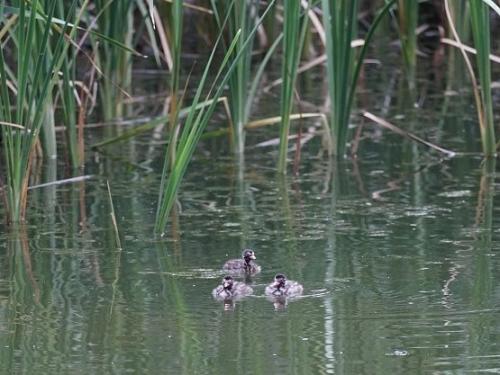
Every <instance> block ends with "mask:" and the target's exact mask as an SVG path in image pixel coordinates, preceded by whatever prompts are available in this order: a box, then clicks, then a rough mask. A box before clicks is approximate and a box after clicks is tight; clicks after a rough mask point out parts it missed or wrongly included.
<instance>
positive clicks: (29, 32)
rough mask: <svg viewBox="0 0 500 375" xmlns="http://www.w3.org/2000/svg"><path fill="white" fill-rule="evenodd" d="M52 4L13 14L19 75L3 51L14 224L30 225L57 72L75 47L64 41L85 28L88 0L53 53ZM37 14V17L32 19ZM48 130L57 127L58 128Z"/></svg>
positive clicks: (24, 6)
mask: <svg viewBox="0 0 500 375" xmlns="http://www.w3.org/2000/svg"><path fill="white" fill-rule="evenodd" d="M77 3H78V2H77V1H76V0H74V1H72V3H71V6H70V7H69V10H68V15H72V14H73V10H74V9H75V7H76V5H77ZM48 4H49V6H48V7H44V6H42V4H41V3H40V2H39V1H38V0H35V1H34V2H33V3H32V4H30V3H27V2H25V1H20V2H19V4H18V5H19V7H18V8H14V10H15V11H16V13H14V12H12V13H10V19H9V21H12V23H9V26H10V31H11V32H12V33H13V34H14V33H15V36H16V38H15V40H16V43H17V45H16V48H15V49H14V51H15V52H16V54H15V55H14V56H11V57H12V58H14V59H15V66H17V70H16V71H15V72H14V71H12V70H10V68H9V65H8V64H7V62H6V58H5V55H4V48H0V50H1V51H0V85H1V94H0V111H1V112H0V113H1V121H2V122H3V123H7V124H10V125H3V126H1V129H2V139H3V160H4V161H5V176H6V178H5V182H3V183H4V184H5V185H4V187H3V189H5V190H6V192H5V193H4V194H5V197H6V198H5V201H6V205H7V213H8V218H9V220H10V221H12V222H19V221H23V220H24V219H25V214H26V202H27V195H28V179H29V176H30V168H31V164H32V162H33V159H34V158H35V157H36V147H37V143H38V142H39V134H40V131H41V128H42V127H43V126H44V124H46V123H47V117H50V116H51V115H53V112H52V113H51V112H50V108H48V107H52V106H51V105H50V101H51V100H52V90H53V88H54V86H55V84H56V81H57V79H58V77H57V74H56V73H55V72H58V71H59V70H60V69H61V67H62V65H63V63H64V58H65V56H66V53H67V51H68V48H69V45H70V44H69V43H68V42H66V41H65V38H66V37H69V38H70V39H72V38H73V36H74V34H75V32H76V26H75V25H78V24H79V23H80V20H81V18H82V15H83V13H84V11H85V9H86V7H87V5H88V0H86V1H84V2H83V3H82V4H81V6H80V9H79V11H78V13H76V15H75V17H74V18H72V19H69V18H66V21H64V22H63V26H62V27H58V28H57V29H56V30H57V31H58V33H57V36H56V42H55V44H53V46H54V47H53V49H52V48H51V46H52V44H51V32H52V26H53V21H54V15H55V10H56V6H57V5H58V2H55V1H54V2H51V3H50V2H49V3H48ZM11 11H12V9H11ZM0 13H1V14H2V19H4V17H5V15H4V9H0ZM34 14H36V15H37V17H33V15H34ZM70 21H71V24H70ZM2 24H4V22H2ZM66 33H67V35H66ZM47 103H49V106H48V105H47ZM47 126H52V127H53V123H52V124H50V123H49V124H48V125H47ZM2 180H3V179H2Z"/></svg>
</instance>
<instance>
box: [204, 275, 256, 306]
mask: <svg viewBox="0 0 500 375" xmlns="http://www.w3.org/2000/svg"><path fill="white" fill-rule="evenodd" d="M252 293H253V289H252V288H251V287H250V286H248V285H246V284H245V283H242V282H239V281H234V280H233V278H232V277H231V276H224V278H223V279H222V283H221V284H220V285H219V286H218V287H217V288H215V289H214V290H212V296H213V297H214V298H215V299H216V300H218V301H227V300H236V299H240V298H243V297H245V296H248V295H250V294H252Z"/></svg>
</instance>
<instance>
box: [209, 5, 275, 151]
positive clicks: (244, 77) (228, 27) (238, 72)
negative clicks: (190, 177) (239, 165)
mask: <svg viewBox="0 0 500 375" xmlns="http://www.w3.org/2000/svg"><path fill="white" fill-rule="evenodd" d="M259 3H260V2H259V1H256V0H251V1H236V2H235V3H234V6H230V4H231V3H230V2H226V1H215V0H211V4H212V9H213V11H214V18H215V21H216V23H217V26H218V29H219V32H223V33H224V34H225V35H226V38H227V39H229V40H232V39H233V38H234V36H235V35H236V33H238V32H240V33H241V36H240V38H239V41H238V43H237V44H236V48H235V51H234V54H239V53H240V52H242V53H241V57H240V58H239V59H238V62H237V64H236V66H235V69H234V71H233V72H232V73H231V76H230V77H229V81H228V88H229V95H228V98H229V110H230V113H231V123H232V132H231V135H232V145H233V149H234V152H235V153H236V154H239V155H241V154H242V153H243V151H244V148H245V125H246V124H247V123H248V121H249V118H250V114H251V109H252V103H253V100H254V96H255V92H256V86H257V84H258V82H259V80H260V78H261V75H262V73H263V69H264V67H265V66H266V65H267V63H268V61H269V58H270V54H269V53H268V54H266V55H265V57H264V58H263V60H262V62H261V63H260V66H259V67H258V69H257V70H256V72H254V71H253V65H254V64H252V58H253V54H254V52H255V50H254V49H253V45H254V36H255V33H254V32H253V29H254V28H255V27H256V26H258V25H260V24H261V23H262V22H263V21H264V19H263V18H261V19H259ZM274 4H275V2H271V4H268V5H267V7H266V8H265V9H264V12H265V13H266V14H267V13H272V11H274V9H275V5H274ZM228 11H229V19H228V22H227V23H226V24H225V25H223V24H222V18H223V15H224V14H227V13H228ZM266 19H269V17H266ZM226 38H224V39H223V41H222V45H223V46H224V49H225V50H226V51H227V45H228V43H227V42H226ZM278 39H281V37H280V36H278V37H277V38H276V40H275V42H274V43H273V44H272V45H271V46H270V48H269V51H268V52H271V51H272V52H271V54H272V53H273V52H274V51H275V49H276V47H277V45H278V43H279V41H278V42H277V40H278ZM252 77H253V78H252Z"/></svg>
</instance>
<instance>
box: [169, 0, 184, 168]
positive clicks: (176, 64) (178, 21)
mask: <svg viewBox="0 0 500 375" xmlns="http://www.w3.org/2000/svg"><path fill="white" fill-rule="evenodd" d="M183 15H184V14H183V9H182V0H174V1H173V2H172V5H171V11H170V22H169V25H170V28H169V36H170V40H171V43H170V44H171V46H172V47H171V53H172V71H171V79H170V108H169V112H170V113H169V131H170V132H171V133H173V134H172V147H171V148H170V153H171V154H170V155H169V157H170V163H171V165H170V166H169V167H172V166H173V163H174V162H175V153H176V150H175V145H176V144H177V131H176V125H177V122H178V119H179V111H180V108H181V105H182V98H181V97H179V95H178V94H179V84H180V75H181V53H182V30H183Z"/></svg>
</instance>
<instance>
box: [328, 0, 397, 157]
mask: <svg viewBox="0 0 500 375" xmlns="http://www.w3.org/2000/svg"><path fill="white" fill-rule="evenodd" d="M395 2H396V0H390V1H387V2H386V4H385V5H384V7H383V8H382V9H381V10H380V11H379V13H378V14H377V16H376V17H375V19H374V20H373V23H372V24H371V26H370V28H369V30H368V32H367V34H366V37H365V41H364V44H363V46H362V47H361V50H360V52H359V54H358V56H357V58H356V57H355V55H354V53H353V50H352V48H351V41H352V40H353V39H354V38H355V37H356V36H357V10H358V1H357V0H352V1H351V0H322V5H323V24H324V28H325V33H326V54H327V80H328V91H329V96H330V130H331V134H332V138H333V140H334V142H333V143H334V144H333V153H334V154H335V155H337V156H338V157H343V156H344V153H345V148H346V143H347V133H348V127H349V117H350V113H351V107H352V103H353V99H354V93H355V90H356V83H357V81H358V77H359V74H360V72H361V67H362V64H363V59H364V56H365V54H366V51H367V46H368V45H369V42H370V41H371V38H372V37H373V34H374V31H375V30H376V28H377V27H378V25H379V24H380V21H381V20H382V19H383V17H384V16H385V15H386V14H387V13H388V12H389V10H390V9H391V7H392V6H393V5H394V4H395Z"/></svg>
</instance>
